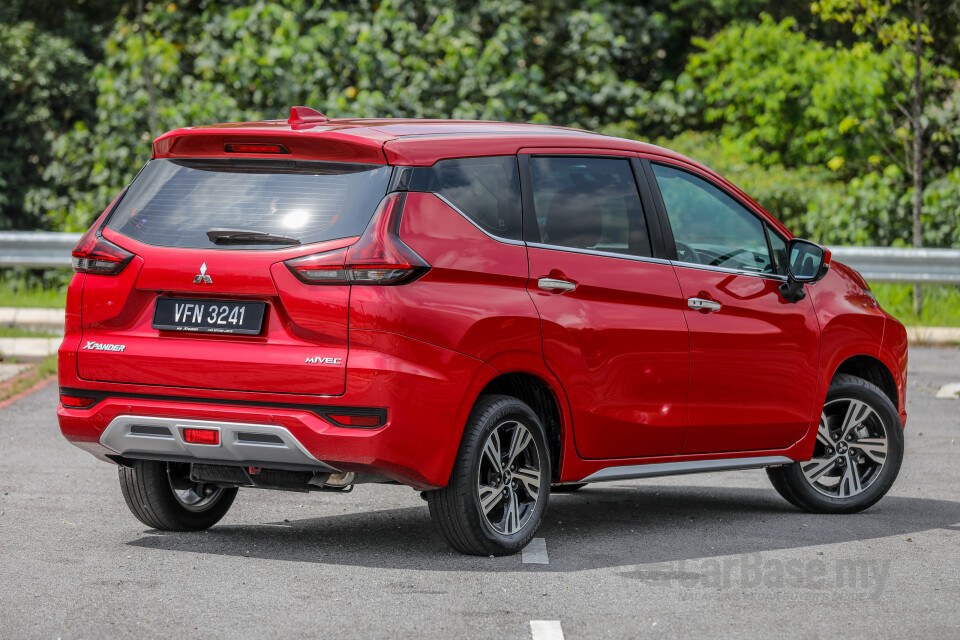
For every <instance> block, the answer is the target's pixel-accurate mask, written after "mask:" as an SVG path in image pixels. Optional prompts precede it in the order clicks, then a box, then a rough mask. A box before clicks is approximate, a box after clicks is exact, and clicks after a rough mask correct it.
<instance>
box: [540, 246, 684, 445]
mask: <svg viewBox="0 0 960 640" xmlns="http://www.w3.org/2000/svg"><path fill="white" fill-rule="evenodd" d="M528 252H529V255H530V281H529V284H528V290H529V291H530V294H531V296H532V297H533V300H534V303H535V304H536V306H537V311H538V312H539V313H540V318H541V321H542V331H543V353H544V359H545V361H546V363H547V366H548V367H549V368H550V370H551V371H552V372H553V373H554V374H555V375H556V376H557V378H558V379H560V380H561V381H562V382H563V388H564V390H565V391H566V394H567V397H568V399H569V400H570V405H571V406H572V407H573V424H574V436H575V440H576V444H577V452H578V453H579V455H580V456H581V457H584V458H638V457H642V456H654V455H670V454H676V453H680V452H681V449H682V447H683V440H684V436H685V435H686V432H687V409H686V400H687V380H688V377H689V370H690V353H689V343H688V338H687V326H686V324H685V322H684V319H683V312H682V311H681V293H680V287H679V286H678V285H677V279H676V276H675V275H674V274H673V267H671V266H670V265H669V264H666V263H663V264H658V263H652V262H644V261H638V260H630V259H627V258H622V259H612V258H609V257H606V256H596V255H585V254H582V253H572V252H563V251H555V250H551V249H542V248H536V247H531V248H530V249H529V250H528ZM539 278H554V279H559V280H565V281H569V282H573V283H575V284H576V285H577V288H576V289H575V290H573V291H566V292H563V291H559V290H554V291H544V290H542V289H540V288H539V287H538V279H539Z"/></svg>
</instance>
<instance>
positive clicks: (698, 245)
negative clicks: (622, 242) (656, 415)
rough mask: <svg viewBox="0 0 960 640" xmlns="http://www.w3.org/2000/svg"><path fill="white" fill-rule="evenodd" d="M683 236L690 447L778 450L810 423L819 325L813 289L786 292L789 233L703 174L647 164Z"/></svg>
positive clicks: (678, 266) (679, 249)
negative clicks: (793, 296) (802, 294)
mask: <svg viewBox="0 0 960 640" xmlns="http://www.w3.org/2000/svg"><path fill="white" fill-rule="evenodd" d="M650 166H651V167H652V170H653V174H654V176H655V177H656V184H657V186H658V187H659V191H660V194H661V195H662V203H663V205H664V207H665V209H666V217H667V219H668V221H669V225H668V226H669V228H668V229H667V230H665V235H668V234H670V233H672V237H673V240H674V243H675V244H676V254H677V259H676V261H675V262H674V266H675V270H676V274H677V278H678V280H679V282H680V288H681V290H682V293H683V298H684V307H683V312H684V315H685V316H686V319H687V326H688V327H689V329H690V392H689V398H688V405H687V406H688V411H689V417H690V430H689V432H688V435H687V440H686V444H685V445H684V447H683V452H684V453H713V452H723V451H749V450H760V449H781V448H785V447H788V446H790V445H792V444H793V443H794V442H796V441H797V440H799V439H800V438H801V437H802V436H803V435H804V434H805V433H806V432H807V428H808V427H809V425H810V421H811V417H812V416H813V413H814V406H813V405H814V396H815V395H816V389H817V373H818V366H819V359H820V327H819V324H818V323H817V318H816V312H815V310H814V308H813V304H812V302H811V301H810V298H809V296H808V297H806V298H804V299H803V300H800V301H799V302H797V303H790V302H788V301H786V300H784V298H783V296H781V295H780V291H779V287H780V284H781V283H782V282H783V281H784V280H785V277H784V276H783V274H785V273H786V242H785V240H784V238H783V237H782V236H781V235H780V234H779V233H778V232H776V231H774V229H773V228H772V226H771V225H770V224H769V223H768V222H766V221H764V220H763V219H762V218H761V217H760V216H758V215H757V214H756V213H755V212H753V211H751V210H750V209H748V208H747V206H746V205H744V204H742V203H741V202H739V201H738V200H737V199H736V198H734V197H733V196H731V195H730V194H729V193H727V192H726V191H724V190H723V189H721V188H720V187H719V186H717V185H716V184H714V183H712V182H711V181H708V180H706V179H705V178H704V177H703V176H699V175H696V174H694V173H692V172H690V171H687V170H685V169H683V168H680V167H677V166H672V165H667V164H658V163H654V164H652V165H650Z"/></svg>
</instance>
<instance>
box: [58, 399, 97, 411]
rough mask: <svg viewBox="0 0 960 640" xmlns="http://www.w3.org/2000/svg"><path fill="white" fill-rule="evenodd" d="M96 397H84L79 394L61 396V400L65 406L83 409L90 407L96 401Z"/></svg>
mask: <svg viewBox="0 0 960 640" xmlns="http://www.w3.org/2000/svg"><path fill="white" fill-rule="evenodd" d="M96 401H97V399H96V398H82V397H79V396H60V402H61V404H63V406H65V407H73V408H75V409H83V408H85V407H89V406H90V405H92V404H93V403H94V402H96Z"/></svg>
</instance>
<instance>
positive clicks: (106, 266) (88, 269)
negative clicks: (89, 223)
mask: <svg viewBox="0 0 960 640" xmlns="http://www.w3.org/2000/svg"><path fill="white" fill-rule="evenodd" d="M132 259H133V254H132V253H130V252H129V251H127V250H126V249H121V248H120V247H118V246H117V245H115V244H113V243H112V242H110V241H109V240H106V239H105V238H101V237H99V236H98V235H97V233H96V230H95V229H93V228H91V229H89V230H88V231H87V232H86V233H85V234H83V237H82V238H80V242H78V243H77V246H75V247H74V248H73V255H72V258H71V263H72V264H73V270H74V271H76V272H77V273H96V274H100V275H105V276H114V275H116V274H118V273H120V272H121V271H123V268H124V267H125V266H127V263H129V262H130V261H131V260H132Z"/></svg>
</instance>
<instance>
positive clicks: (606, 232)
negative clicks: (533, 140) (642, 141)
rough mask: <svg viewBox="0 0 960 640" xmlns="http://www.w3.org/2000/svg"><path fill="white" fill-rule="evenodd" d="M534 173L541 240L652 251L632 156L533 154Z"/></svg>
mask: <svg viewBox="0 0 960 640" xmlns="http://www.w3.org/2000/svg"><path fill="white" fill-rule="evenodd" d="M530 174H531V178H532V186H533V204H534V210H535V211H536V213H537V226H538V227H539V231H540V241H541V242H543V243H544V244H551V245H557V246H561V247H571V248H575V249H593V250H596V251H609V252H611V253H624V254H630V255H636V256H650V255H651V252H650V237H649V236H648V235H647V225H646V221H645V220H644V217H643V207H642V206H641V204H640V194H639V192H638V191H637V182H636V180H635V179H634V177H633V170H632V168H631V166H630V161H629V160H626V159H624V158H605V157H596V158H582V157H580V158H572V157H560V156H557V157H532V158H530Z"/></svg>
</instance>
